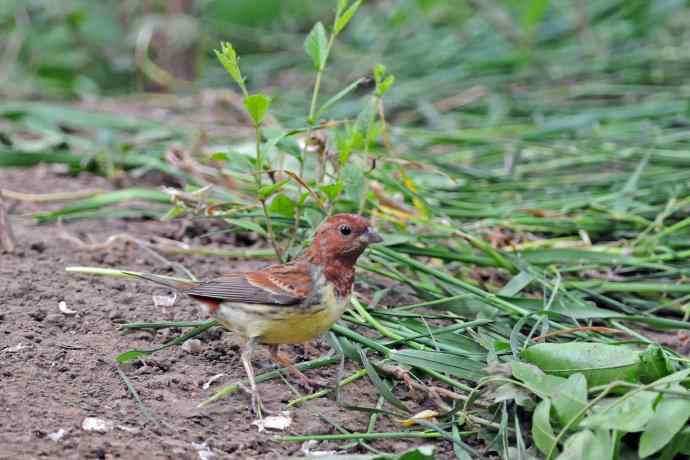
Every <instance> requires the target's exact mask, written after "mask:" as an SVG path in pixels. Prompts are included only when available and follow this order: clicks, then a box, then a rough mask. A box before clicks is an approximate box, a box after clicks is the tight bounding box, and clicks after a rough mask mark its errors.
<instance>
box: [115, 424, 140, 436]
mask: <svg viewBox="0 0 690 460" xmlns="http://www.w3.org/2000/svg"><path fill="white" fill-rule="evenodd" d="M117 429H118V430H122V431H126V432H127V433H132V434H137V433H139V432H140V431H141V430H140V429H139V428H137V427H136V426H127V425H118V426H117Z"/></svg>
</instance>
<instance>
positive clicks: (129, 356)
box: [115, 350, 151, 364]
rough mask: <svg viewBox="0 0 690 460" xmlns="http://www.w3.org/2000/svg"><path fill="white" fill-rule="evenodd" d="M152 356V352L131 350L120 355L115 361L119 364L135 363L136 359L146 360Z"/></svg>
mask: <svg viewBox="0 0 690 460" xmlns="http://www.w3.org/2000/svg"><path fill="white" fill-rule="evenodd" d="M149 355H151V352H149V351H143V350H130V351H126V352H124V353H120V354H119V355H117V356H116V357H115V361H117V362H118V363H119V364H123V363H126V362H129V361H134V360H135V359H139V358H145V357H147V356H149Z"/></svg>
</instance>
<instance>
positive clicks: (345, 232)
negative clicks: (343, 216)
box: [338, 225, 352, 235]
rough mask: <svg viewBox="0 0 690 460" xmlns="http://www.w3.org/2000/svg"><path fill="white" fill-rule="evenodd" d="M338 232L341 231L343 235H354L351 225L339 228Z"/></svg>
mask: <svg viewBox="0 0 690 460" xmlns="http://www.w3.org/2000/svg"><path fill="white" fill-rule="evenodd" d="M338 230H340V234H341V235H349V234H350V233H352V229H351V228H350V226H349V225H341V226H340V227H338Z"/></svg>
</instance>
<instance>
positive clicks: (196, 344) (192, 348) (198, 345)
mask: <svg viewBox="0 0 690 460" xmlns="http://www.w3.org/2000/svg"><path fill="white" fill-rule="evenodd" d="M182 349H183V350H184V351H186V352H187V353H192V354H197V353H201V352H202V351H204V344H203V343H202V342H201V340H199V339H189V340H187V341H186V342H185V343H183V344H182Z"/></svg>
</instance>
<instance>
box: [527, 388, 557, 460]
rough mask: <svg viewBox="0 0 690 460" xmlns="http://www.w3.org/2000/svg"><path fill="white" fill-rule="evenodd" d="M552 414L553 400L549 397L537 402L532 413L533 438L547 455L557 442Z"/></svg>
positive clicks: (535, 443)
mask: <svg viewBox="0 0 690 460" xmlns="http://www.w3.org/2000/svg"><path fill="white" fill-rule="evenodd" d="M550 415H551V401H550V400H548V399H544V400H542V402H540V403H539V404H537V408H536V409H534V414H532V439H534V445H535V446H537V449H539V450H540V451H541V452H542V453H543V454H544V455H547V454H548V453H549V452H550V451H551V448H552V447H553V445H554V444H555V443H556V436H555V435H554V433H553V429H552V428H551V420H550Z"/></svg>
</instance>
